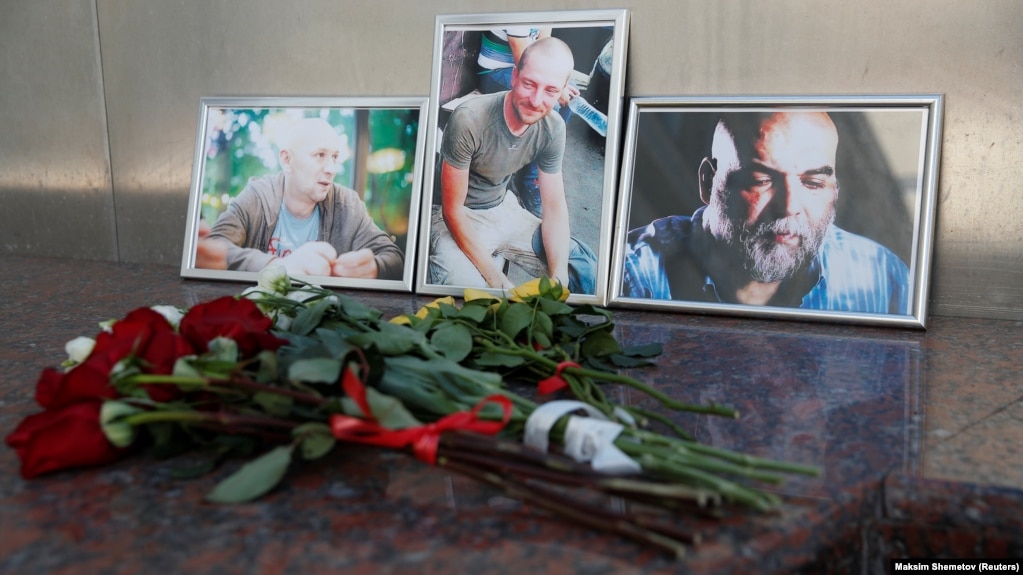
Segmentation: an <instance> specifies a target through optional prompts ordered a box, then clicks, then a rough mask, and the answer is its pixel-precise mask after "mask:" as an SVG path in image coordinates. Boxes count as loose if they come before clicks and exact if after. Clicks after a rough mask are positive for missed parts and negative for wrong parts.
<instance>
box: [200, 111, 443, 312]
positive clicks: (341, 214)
mask: <svg viewBox="0 0 1023 575" xmlns="http://www.w3.org/2000/svg"><path fill="white" fill-rule="evenodd" d="M427 104H428V99H427V98H426V97H204V98H202V99H201V100H200V111H199V119H198V128H197V135H196V142H195V155H194V162H193V172H192V181H191V189H190V194H189V202H188V217H187V218H186V220H187V223H186V229H185V241H184V248H183V250H182V263H181V275H182V276H183V277H186V278H196V279H211V280H229V281H254V280H255V279H256V278H258V273H259V269H260V268H261V267H265V265H267V264H265V263H264V262H266V260H268V259H269V256H271V255H272V256H278V257H283V256H285V255H289V254H290V253H291V252H290V251H289V250H284V249H283V248H281V249H282V250H283V251H279V250H278V243H275V242H277V241H279V240H278V238H276V236H275V235H274V231H275V230H279V229H280V228H277V227H276V225H275V224H274V222H275V221H277V220H278V219H279V217H278V216H279V214H281V213H283V211H280V210H276V211H275V209H274V208H275V207H276V206H273V205H270V204H271V203H273V202H270V201H269V200H268V199H266V198H269V197H270V195H271V194H273V193H276V194H280V193H281V192H280V190H281V189H283V188H284V187H285V186H286V185H287V184H286V183H285V182H286V181H287V180H288V178H289V177H291V176H287V175H285V174H284V172H285V168H284V155H283V154H282V145H283V143H282V142H284V141H289V142H295V141H302V140H301V136H296V135H295V133H296V130H297V129H296V128H295V126H298V125H303V126H305V125H312V126H318V125H323V126H329V129H332V131H333V133H334V135H335V136H337V139H338V140H337V141H338V142H339V143H338V144H337V145H336V148H337V149H336V150H335V152H336V153H335V154H333V155H332V156H331V158H332V160H331V161H330V162H328V164H330V165H331V167H330V168H325V170H326V171H323V174H324V175H323V176H322V177H321V179H329V180H330V183H331V184H332V185H333V192H331V194H332V195H330V196H327V197H326V198H325V199H321V200H319V202H318V204H317V207H316V208H315V210H316V212H315V213H316V214H318V218H319V222H320V225H319V226H318V228H317V229H318V230H319V234H318V236H316V237H317V238H318V239H317V240H316V241H317V243H319V244H323V243H326V244H328V245H330V247H328V248H324V249H325V252H324V258H325V259H326V260H327V261H328V265H327V267H326V268H323V270H322V271H317V272H316V273H308V271H309V270H311V269H312V268H311V267H306V268H305V269H306V271H307V273H301V272H300V273H294V272H292V271H291V270H290V269H289V275H290V276H292V277H294V278H295V279H299V280H302V281H307V282H310V283H314V284H318V285H322V286H330V287H342V288H357V289H369V290H388V291H404V292H411V291H412V289H413V282H414V267H415V247H416V244H417V240H418V230H419V220H420V216H419V212H420V201H421V197H422V177H423V159H424V141H425V135H426V132H425V130H424V129H423V126H424V123H425V122H426V120H427V114H428V113H429V111H428V105H427ZM310 119H312V120H311V121H309V122H304V123H303V122H299V121H298V120H310ZM298 133H301V132H298ZM321 133H322V132H321ZM331 140H333V138H331ZM312 152H313V151H310V153H312ZM317 153H320V152H317ZM289 157H290V156H289ZM330 170H333V173H329V172H330ZM275 178H280V179H275ZM257 181H261V182H277V183H270V184H267V185H266V186H264V187H263V189H264V190H277V191H274V192H270V191H268V192H266V196H265V197H261V198H260V199H259V203H260V204H261V205H263V208H264V211H262V212H261V215H260V216H258V217H257V216H255V215H254V210H253V209H250V208H245V210H244V211H242V208H240V207H239V206H243V205H244V206H251V205H253V204H252V203H251V202H242V203H239V204H237V205H236V206H235V209H234V210H229V209H228V205H229V204H231V203H233V202H236V200H237V198H238V197H239V195H241V194H242V192H243V190H245V189H246V187H247V186H248V185H249V184H250V183H255V182H257ZM291 181H292V182H298V181H299V179H298V177H297V176H295V177H291ZM321 185H323V186H326V185H327V184H326V183H321ZM325 189H326V188H325ZM343 190H344V191H343ZM252 193H253V192H251V191H250V192H249V194H248V195H247V196H246V197H249V198H252V197H254V196H253V195H252ZM278 201H279V200H278ZM278 205H280V206H281V209H283V204H278ZM228 211H232V212H233V213H234V214H239V213H240V214H242V216H241V217H242V218H246V219H245V223H244V224H241V223H239V221H240V220H239V217H236V216H235V215H232V216H230V217H228V216H225V214H226V213H227V212H228ZM289 213H290V212H289ZM328 214H329V215H328ZM249 216H252V218H251V222H250V221H249V219H247V218H249ZM221 218H224V220H221ZM261 219H262V220H264V223H255V222H258V221H259V220H261ZM326 222H330V223H326ZM342 222H344V224H345V226H347V227H348V228H349V229H351V230H352V231H351V232H348V231H345V230H341V227H342ZM218 225H221V227H220V228H218ZM228 225H230V227H227V228H225V227H224V226H228ZM325 226H327V227H329V228H330V229H327V227H325ZM225 229H227V230H229V231H228V232H224V230H225ZM381 232H382V236H383V237H384V239H381V237H382V236H381ZM207 233H209V234H210V235H209V236H207V235H206V234H207ZM200 235H202V236H203V237H202V238H200ZM267 236H269V240H268V241H265V243H266V244H267V245H257V244H259V243H260V242H264V240H266V238H267ZM302 237H306V238H308V237H313V236H312V235H306V236H302ZM211 238H212V239H213V240H215V241H214V242H212V243H211V242H210V241H209V240H210V239H211ZM387 239H389V240H390V242H391V243H392V244H393V246H391V245H389V244H388V242H387V241H386V240H387ZM217 242H219V243H217ZM224 242H227V243H224ZM303 242H304V243H303ZM305 243H310V241H307V240H296V241H295V242H293V243H292V244H291V245H305ZM232 244H233V245H235V246H236V247H237V248H239V249H235V247H231V246H232ZM394 246H396V247H397V249H398V250H399V251H400V258H399V257H397V256H396V252H395V250H394V249H393V247H394ZM225 250H227V251H225ZM365 250H370V251H371V253H372V255H373V260H374V261H373V266H372V267H373V268H374V269H376V270H377V272H376V273H377V276H376V277H364V276H366V275H372V274H365V273H361V272H358V273H354V274H349V273H348V272H349V270H351V269H353V268H351V267H349V268H345V267H343V266H344V262H346V261H350V260H346V259H345V254H347V253H354V252H356V251H360V253H362V254H365V253H366V252H365ZM285 252H287V253H285ZM246 254H250V255H246ZM261 254H267V255H261ZM282 254H283V255H282ZM363 257H364V256H363ZM275 261H276V260H275ZM321 263H322V262H321ZM364 264H365V261H363V265H364ZM336 273H340V274H342V275H335V274H336ZM353 275H354V276H356V277H353Z"/></svg>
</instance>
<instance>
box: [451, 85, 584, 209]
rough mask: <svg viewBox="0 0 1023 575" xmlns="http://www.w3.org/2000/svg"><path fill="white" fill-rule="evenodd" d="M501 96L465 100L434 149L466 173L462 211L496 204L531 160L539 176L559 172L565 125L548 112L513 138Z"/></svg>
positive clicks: (503, 95) (554, 114) (502, 96)
mask: <svg viewBox="0 0 1023 575" xmlns="http://www.w3.org/2000/svg"><path fill="white" fill-rule="evenodd" d="M507 93H508V92H497V93H495V94H487V95H486V96H480V97H478V98H473V99H472V100H469V101H467V102H465V103H464V104H462V105H461V106H459V107H458V108H456V109H455V111H454V112H453V113H452V114H451V119H450V120H449V121H448V124H447V126H446V127H445V129H444V140H443V142H441V150H440V153H441V156H442V157H443V158H444V161H446V162H447V163H448V164H450V165H451V166H452V167H455V168H458V169H460V170H464V169H468V170H469V193H468V195H467V197H466V199H465V205H466V207H469V208H473V209H488V208H492V207H494V206H497V205H498V204H500V203H501V201H502V200H503V199H504V195H505V192H506V191H507V189H508V181H509V180H510V179H511V177H512V175H513V174H514V173H515V172H517V171H518V170H519V169H520V168H523V167H524V166H527V165H529V164H530V163H532V162H534V161H535V162H536V163H537V166H538V167H539V169H540V170H542V171H544V172H545V173H548V174H556V173H559V172H560V171H561V160H562V158H563V156H564V153H565V121H564V120H563V119H562V118H561V116H559V115H558V114H557V113H553V112H552V113H550V114H547V115H546V116H545V117H544V118H543V119H542V120H540V121H539V122H537V123H535V124H533V125H531V126H529V127H528V128H527V129H526V131H525V132H524V133H523V134H522V135H521V136H515V135H513V134H512V133H511V131H509V130H508V124H506V123H505V121H504V97H505V94H507Z"/></svg>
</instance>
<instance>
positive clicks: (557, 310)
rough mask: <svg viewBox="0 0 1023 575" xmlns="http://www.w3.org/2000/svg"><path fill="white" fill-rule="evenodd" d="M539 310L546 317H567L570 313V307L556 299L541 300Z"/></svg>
mask: <svg viewBox="0 0 1023 575" xmlns="http://www.w3.org/2000/svg"><path fill="white" fill-rule="evenodd" d="M540 309H542V310H543V312H544V313H545V314H547V315H568V314H570V313H572V306H570V305H568V304H567V303H565V302H563V301H560V300H556V299H541V300H540Z"/></svg>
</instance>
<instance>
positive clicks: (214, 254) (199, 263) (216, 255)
mask: <svg viewBox="0 0 1023 575" xmlns="http://www.w3.org/2000/svg"><path fill="white" fill-rule="evenodd" d="M209 235H210V225H209V224H207V223H206V222H199V241H198V242H196V245H195V267H197V268H203V269H207V270H226V269H227V246H228V245H230V244H225V243H224V241H222V240H220V239H210V238H209Z"/></svg>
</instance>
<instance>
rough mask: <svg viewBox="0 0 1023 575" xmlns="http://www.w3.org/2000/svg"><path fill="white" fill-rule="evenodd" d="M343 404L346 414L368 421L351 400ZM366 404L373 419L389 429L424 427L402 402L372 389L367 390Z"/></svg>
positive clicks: (347, 399) (345, 399)
mask: <svg viewBox="0 0 1023 575" xmlns="http://www.w3.org/2000/svg"><path fill="white" fill-rule="evenodd" d="M342 402H343V403H342V405H343V406H344V410H345V413H347V414H348V415H351V416H353V417H361V418H364V419H366V415H365V414H363V413H362V410H361V409H359V406H358V405H357V404H356V403H355V401H353V400H352V399H351V398H349V397H346V398H344V399H343V400H342ZM366 403H368V404H369V410H370V411H371V412H372V416H373V419H375V420H376V421H377V423H379V424H380V425H382V426H384V427H386V428H388V429H405V428H406V427H416V426H418V425H422V423H421V422H420V421H419V420H418V419H416V418H415V416H413V415H412V414H411V413H409V411H408V410H407V409H405V405H404V404H403V403H402V402H401V401H399V400H398V399H396V398H394V397H391V396H390V395H385V394H383V393H380V392H379V391H377V390H375V389H373V388H372V387H367V388H366Z"/></svg>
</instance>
